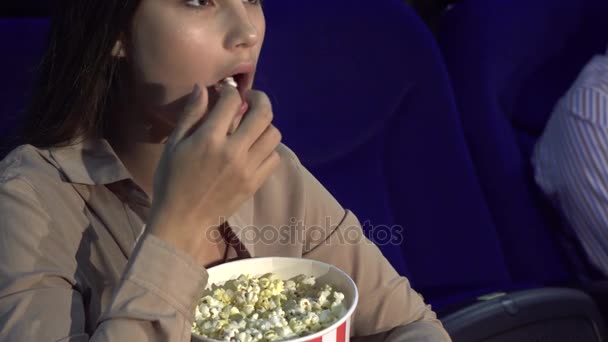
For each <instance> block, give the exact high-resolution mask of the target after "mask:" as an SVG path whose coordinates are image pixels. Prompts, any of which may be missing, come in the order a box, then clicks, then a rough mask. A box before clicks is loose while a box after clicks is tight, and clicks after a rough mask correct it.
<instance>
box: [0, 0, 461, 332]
mask: <svg viewBox="0 0 608 342" xmlns="http://www.w3.org/2000/svg"><path fill="white" fill-rule="evenodd" d="M56 10H57V13H56V15H55V17H54V21H53V25H52V29H51V35H50V41H49V46H48V51H47V54H46V57H45V60H44V63H43V65H42V69H41V75H40V76H41V79H40V86H39V89H38V91H37V92H36V94H35V96H34V98H33V101H32V104H31V108H30V110H29V113H30V118H29V120H28V124H27V125H26V129H25V135H24V137H25V139H26V141H25V142H26V143H27V144H23V145H22V146H20V147H18V148H17V149H15V150H14V151H13V152H12V153H11V154H9V155H8V156H7V157H6V158H5V159H4V161H3V162H2V164H1V166H0V217H2V218H3V219H2V221H1V223H0V227H1V228H0V229H1V232H2V235H1V237H2V238H1V240H0V241H1V243H2V246H1V248H0V275H1V278H0V317H1V318H0V340H10V341H13V340H18V341H38V340H53V341H61V340H69V341H88V340H92V341H109V340H111V341H157V340H158V341H187V340H190V326H191V323H192V318H193V308H194V304H195V302H196V301H197V299H198V295H199V294H200V292H201V290H202V289H203V288H204V286H205V285H206V283H207V277H208V275H207V272H206V269H207V268H208V267H210V266H212V265H216V264H218V263H223V262H226V261H228V260H231V259H234V258H246V257H260V256H291V257H304V258H310V259H315V260H320V261H324V262H328V263H331V264H334V265H336V266H338V267H340V268H341V269H343V270H344V271H346V272H347V273H349V274H350V275H351V277H353V279H354V280H355V281H356V283H357V286H358V288H359V291H360V298H361V299H360V303H359V306H358V309H357V311H356V312H355V315H354V317H353V319H354V322H353V331H352V332H353V334H354V335H355V336H361V339H363V340H366V341H368V340H369V341H373V340H378V341H396V340H402V339H403V340H412V341H449V337H448V336H447V334H446V332H445V330H444V329H443V328H442V326H441V323H440V322H439V321H438V320H437V319H436V317H435V314H434V313H433V312H432V311H431V309H430V308H429V307H428V306H426V305H425V304H424V302H423V300H422V298H421V296H419V295H418V294H417V293H416V292H415V291H413V290H412V289H411V288H410V286H409V283H408V281H407V279H406V278H404V277H400V276H399V275H398V274H397V273H396V272H395V271H394V269H393V268H392V267H391V266H390V264H389V263H388V262H387V260H386V259H385V258H384V257H383V256H382V254H381V253H380V251H379V249H378V248H377V247H376V246H374V245H373V244H372V243H370V242H369V241H368V240H367V239H365V237H364V236H363V234H362V231H361V225H360V223H359V221H358V220H357V218H356V217H355V216H354V214H353V213H352V212H350V211H348V210H345V209H344V208H342V207H341V206H340V205H339V203H337V201H336V200H335V199H334V198H333V197H332V196H331V195H330V194H329V193H328V192H327V191H326V190H325V189H324V188H323V187H322V186H321V184H319V183H318V182H317V181H316V180H315V178H314V177H313V176H312V175H311V174H310V173H309V172H308V171H307V170H306V169H305V168H304V167H303V166H302V165H301V164H300V162H299V161H298V159H297V157H296V156H295V155H294V154H293V152H291V151H290V150H289V149H288V148H287V147H285V146H284V145H282V144H281V143H280V140H281V135H280V133H279V132H278V130H277V129H276V128H275V127H274V126H273V125H272V123H271V121H272V108H271V105H270V102H269V100H268V97H267V96H266V95H265V94H263V93H262V92H259V91H255V90H251V85H252V82H253V76H254V74H255V66H256V63H257V59H258V56H259V54H260V49H261V45H262V41H263V38H264V32H265V22H264V17H263V12H262V8H261V4H260V3H259V1H257V0H249V1H242V0H241V1H239V0H215V1H197V0H188V1H182V0H122V1H119V0H104V1H83V0H65V1H61V2H60V4H58V6H57V8H56ZM235 75H236V76H235ZM232 76H235V77H234V79H231V78H230V77H232ZM232 81H236V83H237V88H238V89H236V88H234V87H232V86H230V85H229V84H230V83H232ZM193 85H194V86H193ZM268 233H269V234H268ZM243 271H244V272H246V271H248V270H243Z"/></svg>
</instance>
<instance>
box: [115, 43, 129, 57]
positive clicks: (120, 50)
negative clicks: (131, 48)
mask: <svg viewBox="0 0 608 342" xmlns="http://www.w3.org/2000/svg"><path fill="white" fill-rule="evenodd" d="M126 56H127V53H126V52H125V45H124V43H123V42H122V39H118V40H117V41H116V43H114V47H113V48H112V57H118V58H124V57H126Z"/></svg>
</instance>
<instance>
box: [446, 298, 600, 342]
mask: <svg viewBox="0 0 608 342" xmlns="http://www.w3.org/2000/svg"><path fill="white" fill-rule="evenodd" d="M442 323H443V325H444V327H445V328H446V330H447V331H448V333H449V334H450V336H451V337H452V340H453V341H454V342H478V341H479V342H481V341H484V342H511V341H517V342H537V341H551V342H562V341H563V342H570V341H586V342H594V341H597V342H601V341H605V340H606V338H607V336H606V330H605V325H604V322H603V320H602V317H601V316H600V313H599V311H598V309H597V307H596V305H595V303H594V302H593V300H592V299H591V298H590V297H589V296H588V295H587V294H585V293H584V292H582V291H579V290H573V289H566V288H541V289H534V290H526V291H520V292H514V293H510V294H507V295H504V296H500V297H498V298H494V299H491V300H487V301H480V302H479V303H477V304H474V305H472V306H469V307H467V308H465V309H462V310H460V311H458V312H455V313H453V314H451V315H449V316H447V317H445V318H443V319H442Z"/></svg>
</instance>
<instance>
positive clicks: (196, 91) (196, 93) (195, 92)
mask: <svg viewBox="0 0 608 342" xmlns="http://www.w3.org/2000/svg"><path fill="white" fill-rule="evenodd" d="M200 96H201V87H200V86H199V85H198V83H195V84H194V88H193V89H192V93H191V94H190V102H191V103H193V102H195V101H196V100H198V98H199V97H200Z"/></svg>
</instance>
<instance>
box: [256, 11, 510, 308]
mask: <svg viewBox="0 0 608 342" xmlns="http://www.w3.org/2000/svg"><path fill="white" fill-rule="evenodd" d="M265 8H266V18H267V21H268V32H267V36H266V43H265V47H264V50H263V53H262V59H261V62H260V68H259V71H258V78H257V81H258V86H259V87H261V88H262V89H265V90H267V91H268V93H269V94H270V96H271V99H272V101H273V105H274V109H275V123H276V125H277V126H278V127H279V128H280V129H281V130H282V132H283V136H284V141H285V142H286V144H287V145H288V146H290V147H291V148H292V149H294V150H295V152H296V153H297V154H298V156H299V157H300V159H301V160H302V162H303V163H304V165H305V166H306V167H307V168H308V169H310V170H311V172H312V173H313V174H314V175H315V176H316V177H317V178H319V179H320V180H321V182H322V183H323V184H324V185H325V186H326V187H327V188H329V190H330V191H331V192H332V193H333V194H334V195H335V197H336V198H337V199H338V200H339V201H340V202H341V203H342V204H343V205H344V206H346V207H348V208H350V209H352V210H353V211H354V212H355V214H357V216H358V217H359V219H360V220H361V222H362V223H363V224H364V228H366V231H367V232H368V235H369V236H370V237H371V238H372V240H374V241H376V242H377V243H378V244H379V245H380V248H381V249H382V251H383V252H384V254H385V255H386V256H387V257H388V259H389V260H390V261H391V262H392V263H393V265H394V266H395V268H396V269H397V270H398V271H399V272H401V273H402V274H406V275H408V276H410V279H411V281H412V282H413V284H414V286H415V287H416V288H417V289H418V290H420V291H422V293H423V295H424V296H425V298H426V299H427V300H429V301H430V302H431V303H433V304H436V305H435V306H436V307H438V306H442V305H444V304H447V303H449V302H451V301H454V300H455V298H456V297H460V298H461V299H463V298H467V297H470V296H472V295H473V294H477V293H483V292H485V291H491V290H495V289H502V288H504V287H506V286H509V285H510V284H511V280H510V278H509V275H508V271H507V269H506V265H505V263H504V260H503V253H502V249H501V243H500V241H499V239H498V236H497V235H496V231H495V228H494V223H493V220H492V218H491V216H490V214H489V212H488V208H487V206H486V204H485V200H484V198H483V194H482V192H481V188H480V186H479V184H478V182H477V178H476V172H475V169H474V166H473V164H472V160H471V158H470V155H469V151H468V149H467V146H466V143H465V139H464V135H463V133H462V127H461V125H460V118H459V114H458V111H457V109H456V104H455V101H454V98H453V94H452V89H451V86H450V83H449V80H448V76H447V71H446V68H445V66H444V63H443V60H442V57H441V55H440V52H439V48H438V46H437V45H436V43H435V41H434V39H433V37H432V35H431V33H430V32H429V31H428V30H427V29H426V27H425V26H424V24H423V23H422V22H421V21H420V19H419V18H418V17H417V16H416V15H415V14H414V13H413V11H411V10H410V9H409V7H407V6H406V5H404V3H403V2H402V1H401V0H385V1H376V2H374V3H373V4H371V3H370V2H369V1H363V0H357V1H346V0H333V1H329V2H324V3H323V4H322V5H320V4H318V3H307V2H296V3H294V2H286V1H268V2H266V3H265ZM366 221H369V222H370V224H365V222H366ZM379 225H386V226H393V225H396V226H400V227H403V229H404V231H403V232H404V233H403V236H404V239H403V241H402V243H399V244H391V243H386V242H387V239H386V238H385V237H384V236H382V233H381V232H382V230H383V228H378V226H379ZM388 242H390V241H388ZM398 242H401V241H398Z"/></svg>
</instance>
